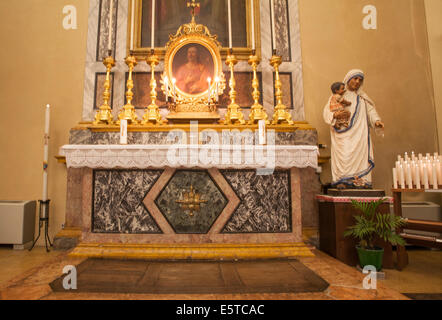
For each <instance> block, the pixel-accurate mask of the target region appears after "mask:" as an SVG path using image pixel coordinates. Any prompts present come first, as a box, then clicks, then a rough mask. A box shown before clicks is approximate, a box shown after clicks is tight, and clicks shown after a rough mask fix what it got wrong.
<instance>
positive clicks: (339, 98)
mask: <svg viewBox="0 0 442 320" xmlns="http://www.w3.org/2000/svg"><path fill="white" fill-rule="evenodd" d="M331 90H332V93H333V96H332V98H331V100H330V111H331V112H333V114H334V115H335V118H336V123H335V125H334V127H335V128H336V129H338V130H342V129H345V128H348V125H349V124H348V121H349V119H350V112H348V111H346V110H345V107H348V106H350V105H351V102H348V101H347V100H345V99H344V98H343V95H344V93H345V92H346V91H347V90H345V84H344V83H342V82H335V83H333V84H332V86H331ZM343 111H344V112H343Z"/></svg>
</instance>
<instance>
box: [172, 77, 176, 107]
mask: <svg viewBox="0 0 442 320" xmlns="http://www.w3.org/2000/svg"><path fill="white" fill-rule="evenodd" d="M175 84H176V79H175V78H172V90H173V102H174V103H176V91H175V90H176V86H175Z"/></svg>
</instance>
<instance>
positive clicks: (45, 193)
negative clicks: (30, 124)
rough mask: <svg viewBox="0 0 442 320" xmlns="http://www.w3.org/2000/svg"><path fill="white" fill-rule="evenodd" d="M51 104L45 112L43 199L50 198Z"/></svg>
mask: <svg viewBox="0 0 442 320" xmlns="http://www.w3.org/2000/svg"><path fill="white" fill-rule="evenodd" d="M50 111H51V107H50V105H48V104H47V105H46V114H45V135H44V150H43V196H42V200H43V201H46V200H48V171H47V168H48V159H49V122H50Z"/></svg>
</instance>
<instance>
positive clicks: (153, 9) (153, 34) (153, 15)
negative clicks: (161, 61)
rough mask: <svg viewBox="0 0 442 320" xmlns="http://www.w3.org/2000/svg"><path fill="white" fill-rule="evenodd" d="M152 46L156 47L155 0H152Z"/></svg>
mask: <svg viewBox="0 0 442 320" xmlns="http://www.w3.org/2000/svg"><path fill="white" fill-rule="evenodd" d="M150 48H151V49H152V50H153V49H155V0H152V33H151V41H150Z"/></svg>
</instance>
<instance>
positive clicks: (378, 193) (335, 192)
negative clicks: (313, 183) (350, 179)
mask: <svg viewBox="0 0 442 320" xmlns="http://www.w3.org/2000/svg"><path fill="white" fill-rule="evenodd" d="M327 194H328V195H329V196H334V197H385V191H384V190H377V189H342V190H341V189H328V190H327Z"/></svg>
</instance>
